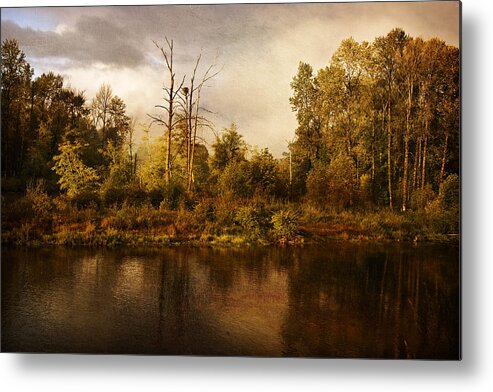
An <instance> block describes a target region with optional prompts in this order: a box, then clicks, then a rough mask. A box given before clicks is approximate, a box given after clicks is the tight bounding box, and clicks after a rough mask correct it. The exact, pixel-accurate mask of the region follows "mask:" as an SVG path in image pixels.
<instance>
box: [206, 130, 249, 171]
mask: <svg viewBox="0 0 493 392" xmlns="http://www.w3.org/2000/svg"><path fill="white" fill-rule="evenodd" d="M212 149H213V150H214V155H213V156H212V159H211V167H212V169H213V170H215V171H216V172H221V171H222V170H224V169H225V168H226V166H228V165H229V164H230V163H231V162H234V161H242V160H244V159H245V154H246V143H245V141H244V140H243V136H241V135H240V134H239V133H238V128H237V126H236V124H235V123H232V124H231V126H230V127H229V128H224V129H223V132H222V134H221V136H218V137H216V141H215V143H214V144H213V145H212Z"/></svg>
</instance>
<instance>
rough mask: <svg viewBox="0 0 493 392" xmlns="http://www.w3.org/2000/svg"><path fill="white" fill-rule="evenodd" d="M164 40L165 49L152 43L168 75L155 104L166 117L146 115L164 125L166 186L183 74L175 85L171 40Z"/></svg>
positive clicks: (169, 178)
mask: <svg viewBox="0 0 493 392" xmlns="http://www.w3.org/2000/svg"><path fill="white" fill-rule="evenodd" d="M165 40H166V45H167V48H166V49H165V48H164V47H163V46H159V44H158V43H156V42H155V41H153V42H154V45H156V47H157V48H158V49H159V50H160V51H161V54H162V55H163V58H164V61H165V65H166V72H167V73H168V75H169V86H167V87H166V86H165V87H164V88H163V90H164V91H165V95H164V98H163V99H164V102H165V104H164V105H156V106H155V107H156V108H160V109H163V110H165V111H166V113H167V118H165V119H163V118H162V117H161V116H155V115H151V114H148V116H149V117H150V118H151V119H152V122H155V123H158V124H161V125H164V126H165V129H166V140H167V144H166V174H165V176H166V177H165V183H166V186H168V185H169V184H170V182H171V162H172V161H171V142H172V136H173V131H174V129H175V127H176V126H177V125H178V123H179V122H180V121H181V119H180V118H177V119H175V114H176V105H177V96H178V95H179V94H180V91H181V89H182V87H183V84H184V83H185V76H183V79H182V81H181V83H180V84H178V85H176V84H175V77H176V74H175V71H174V69H173V49H174V47H173V46H174V45H173V40H171V41H170V40H168V38H167V37H165Z"/></svg>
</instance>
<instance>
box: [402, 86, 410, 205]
mask: <svg viewBox="0 0 493 392" xmlns="http://www.w3.org/2000/svg"><path fill="white" fill-rule="evenodd" d="M412 94H413V86H412V84H411V86H410V87H409V89H408V97H407V99H408V101H407V113H406V133H405V135H404V173H403V175H402V211H406V208H407V171H408V165H409V135H410V133H411V132H410V124H409V123H410V120H411V108H412Z"/></svg>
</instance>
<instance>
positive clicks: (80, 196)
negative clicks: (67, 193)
mask: <svg viewBox="0 0 493 392" xmlns="http://www.w3.org/2000/svg"><path fill="white" fill-rule="evenodd" d="M71 201H72V203H74V205H75V206H76V207H77V208H79V209H81V208H88V207H98V206H99V205H100V204H101V198H100V196H99V193H97V192H95V191H90V190H84V191H81V192H79V193H77V194H76V195H74V196H72V197H71Z"/></svg>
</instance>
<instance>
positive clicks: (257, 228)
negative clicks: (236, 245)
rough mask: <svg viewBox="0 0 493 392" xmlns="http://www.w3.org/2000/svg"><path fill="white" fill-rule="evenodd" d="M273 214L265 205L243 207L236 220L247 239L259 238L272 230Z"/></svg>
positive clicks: (239, 210)
mask: <svg viewBox="0 0 493 392" xmlns="http://www.w3.org/2000/svg"><path fill="white" fill-rule="evenodd" d="M270 219H271V213H270V211H268V210H267V209H265V207H264V206H263V204H259V205H254V206H246V207H241V208H240V209H238V211H237V212H236V216H235V220H236V222H237V223H238V224H239V225H240V226H241V227H242V228H243V230H244V233H245V234H246V236H247V237H253V238H258V237H261V236H262V235H263V234H265V232H266V230H267V229H268V228H270V226H271V224H270Z"/></svg>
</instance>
